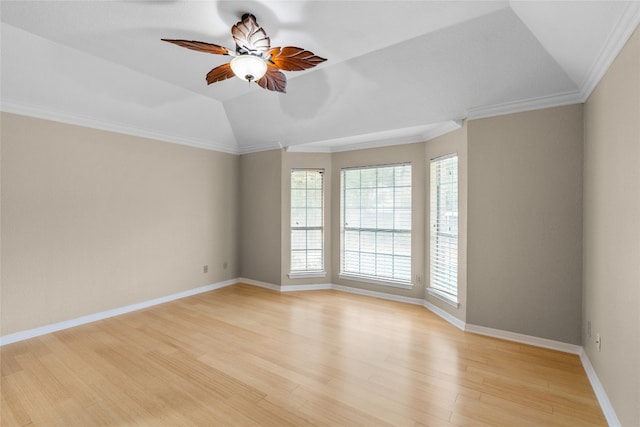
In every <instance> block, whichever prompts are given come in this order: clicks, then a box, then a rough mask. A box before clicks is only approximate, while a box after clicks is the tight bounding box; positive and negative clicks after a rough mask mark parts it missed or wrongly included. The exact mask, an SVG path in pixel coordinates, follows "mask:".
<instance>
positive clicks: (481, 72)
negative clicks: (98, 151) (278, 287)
mask: <svg viewBox="0 0 640 427" xmlns="http://www.w3.org/2000/svg"><path fill="white" fill-rule="evenodd" d="M0 7H1V9H0V18H1V20H2V34H1V35H2V51H1V55H2V56H1V62H2V75H1V78H2V80H1V83H2V85H1V90H2V92H1V95H2V98H1V101H2V104H1V105H2V110H3V111H9V112H15V113H20V114H26V115H32V116H36V117H43V118H48V119H53V120H59V121H63V122H69V123H75V124H81V125H85V126H91V127H96V128H101V129H108V130H113V131H117V132H122V133H128V134H135V135H141V136H145V137H151V138H156V139H160V140H164V141H169V142H175V143H180V144H186V145H193V146H198V147H203V148H209V149H213V150H220V151H224V152H230V153H236V154H241V153H247V152H252V151H260V150H267V149H273V148H278V147H286V148H288V149H290V150H297V151H325V152H332V151H341V150H348V149H353V148H360V147H369V146H377V145H390V144H396V143H406V142H417V141H424V140H427V139H429V138H431V137H433V136H437V135H439V134H442V133H444V132H447V131H450V130H452V129H455V128H456V127H458V126H459V123H460V120H462V119H464V118H467V117H468V118H479V117H486V116H491V115H495V114H503V113H508V112H515V111H526V110H530V109H535V108H541V107H545V106H554V105H565V104H570V103H576V102H583V101H584V100H585V99H586V97H587V96H588V95H589V94H590V93H591V91H592V90H593V88H594V87H595V85H596V84H597V82H598V81H599V79H600V77H601V76H602V74H603V73H604V72H605V71H606V68H607V67H608V66H609V64H610V63H611V62H612V61H613V59H614V57H615V55H616V54H617V53H618V52H619V50H620V49H621V48H622V46H623V45H624V43H625V42H626V40H627V39H628V37H629V36H630V34H631V33H632V31H633V30H634V29H635V28H636V27H637V26H638V23H639V22H640V2H638V1H566V2H565V1H398V0H396V1H307V0H304V1H303V0H297V1H262V0H261V1H217V2H216V1H187V2H185V1H100V2H96V1H2V2H1V5H0ZM245 12H250V13H252V14H254V15H255V16H256V17H257V19H258V22H259V23H260V24H261V25H262V26H263V27H264V28H265V30H266V32H267V34H268V35H269V36H270V38H271V43H272V46H287V45H290V46H300V47H303V48H306V49H309V50H311V51H313V52H314V53H316V54H317V55H319V56H322V57H324V58H327V61H326V62H324V63H322V64H320V65H319V66H317V67H315V68H313V69H310V70H307V71H302V72H285V74H286V75H287V79H288V86H287V93H286V94H281V93H277V92H270V91H266V90H264V89H262V88H260V87H258V86H257V85H256V84H251V85H250V84H248V83H247V82H244V81H241V80H240V79H235V78H234V79H230V80H225V81H223V82H219V83H215V84H213V85H210V86H208V85H207V84H206V81H205V75H206V74H207V72H208V71H209V70H211V69H212V68H214V67H216V66H218V65H221V64H223V63H225V62H228V60H229V58H228V57H223V56H217V55H210V54H206V53H200V52H195V51H192V50H187V49H183V48H180V47H177V46H174V45H171V44H168V43H163V42H161V41H160V39H161V38H176V39H189V40H201V41H205V42H209V43H215V44H220V45H223V46H227V47H231V48H233V47H234V43H233V39H232V38H231V34H230V28H231V26H232V25H233V24H235V23H236V22H237V21H238V20H239V19H240V17H241V16H242V14H243V13H245Z"/></svg>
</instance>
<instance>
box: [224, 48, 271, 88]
mask: <svg viewBox="0 0 640 427" xmlns="http://www.w3.org/2000/svg"><path fill="white" fill-rule="evenodd" d="M231 70H232V71H233V74H235V75H236V77H238V78H241V79H242V80H246V81H248V82H254V81H256V80H260V79H261V78H262V76H264V75H265V73H266V72H267V63H266V62H265V60H264V59H262V58H260V57H258V56H256V55H251V54H245V55H238V56H236V57H235V58H233V59H232V60H231Z"/></svg>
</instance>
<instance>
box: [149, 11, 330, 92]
mask: <svg viewBox="0 0 640 427" xmlns="http://www.w3.org/2000/svg"><path fill="white" fill-rule="evenodd" d="M231 35H232V36H233V39H234V40H235V42H236V49H235V51H232V50H230V49H227V48H226V47H224V46H219V45H217V44H212V43H205V42H199V41H193V40H191V41H189V40H175V39H161V40H162V41H165V42H169V43H173V44H176V45H178V46H182V47H186V48H187V49H192V50H197V51H199V52H206V53H213V54H217V55H229V56H232V57H233V59H232V60H231V62H229V63H227V64H223V65H220V66H218V67H216V68H214V69H213V70H211V71H209V73H208V74H207V84H211V83H215V82H219V81H222V80H226V79H228V78H231V77H233V76H236V77H238V78H241V79H243V80H246V81H248V82H249V83H251V82H253V81H255V82H256V83H257V84H258V86H260V87H262V88H264V89H268V90H272V91H276V92H283V93H284V92H286V87H287V78H286V77H285V75H284V73H283V72H282V71H280V70H284V71H302V70H306V69H308V68H312V67H315V66H316V65H318V64H320V63H322V62H324V61H326V59H325V58H321V57H319V56H317V55H315V54H314V53H313V52H310V51H308V50H305V49H302V48H299V47H293V46H286V47H274V48H272V47H271V41H270V40H269V37H267V33H266V32H265V31H264V29H263V28H262V27H261V26H260V25H258V23H257V21H256V17H255V16H253V15H252V14H250V13H245V14H244V15H242V18H241V20H240V21H239V22H238V23H237V24H235V25H234V26H233V27H231Z"/></svg>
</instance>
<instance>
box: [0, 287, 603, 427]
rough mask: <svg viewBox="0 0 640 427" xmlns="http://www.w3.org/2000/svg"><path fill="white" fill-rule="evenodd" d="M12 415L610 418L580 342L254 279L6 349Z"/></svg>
mask: <svg viewBox="0 0 640 427" xmlns="http://www.w3.org/2000/svg"><path fill="white" fill-rule="evenodd" d="M0 356H1V362H2V365H1V373H2V389H1V394H2V398H1V401H2V407H1V411H0V414H1V415H0V416H1V421H0V424H1V425H2V426H101V425H102V426H192V425H193V426H227V425H228V426H277V427H283V426H310V425H319V426H412V427H414V426H510V427H511V426H603V425H606V421H605V419H604V416H603V414H602V412H601V410H600V407H599V405H598V402H597V400H596V397H595V395H594V393H593V390H592V388H591V386H590V384H589V381H588V379H587V376H586V374H585V372H584V370H583V368H582V366H581V364H580V360H579V358H578V357H577V356H575V355H571V354H565V353H560V352H556V351H551V350H545V349H540V348H535V347H531V346H527V345H522V344H517V343H511V342H506V341H502V340H498V339H493V338H489V337H484V336H480V335H474V334H470V333H464V332H461V331H459V330H458V329H456V328H455V327H453V326H451V325H449V324H448V323H446V322H445V321H443V320H442V319H440V318H438V317H437V316H435V315H434V314H432V313H430V312H429V311H428V310H426V309H425V308H423V307H419V306H412V305H407V304H402V303H396V302H390V301H384V300H379V299H374V298H369V297H363V296H358V295H352V294H347V293H342V292H338V291H310V292H291V293H284V294H280V293H278V292H273V291H269V290H265V289H261V288H257V287H253V286H249V285H244V284H238V285H234V286H230V287H227V288H223V289H219V290H216V291H212V292H208V293H204V294H200V295H196V296H192V297H189V298H185V299H181V300H178V301H173V302H170V303H167V304H163V305H159V306H155V307H151V308H148V309H145V310H141V311H137V312H134V313H129V314H125V315H122V316H119V317H115V318H111V319H106V320H102V321H99V322H94V323H91V324H87V325H83V326H79V327H76V328H72V329H67V330H64V331H60V332H56V333H53V334H49V335H44V336H41V337H37V338H33V339H30V340H25V341H22V342H17V343H13V344H9V345H5V346H3V347H2V348H1V349H0Z"/></svg>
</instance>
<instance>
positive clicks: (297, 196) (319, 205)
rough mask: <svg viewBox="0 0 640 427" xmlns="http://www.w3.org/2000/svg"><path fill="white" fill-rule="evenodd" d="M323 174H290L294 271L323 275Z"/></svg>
mask: <svg viewBox="0 0 640 427" xmlns="http://www.w3.org/2000/svg"><path fill="white" fill-rule="evenodd" d="M323 175H324V171H323V170H315V169H314V170H310V169H293V170H292V171H291V271H292V272H319V271H324V227H323V199H324V197H323Z"/></svg>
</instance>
